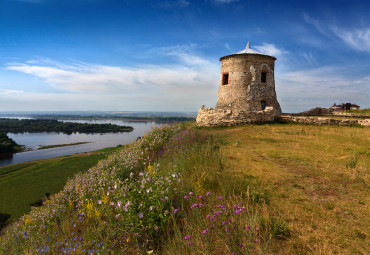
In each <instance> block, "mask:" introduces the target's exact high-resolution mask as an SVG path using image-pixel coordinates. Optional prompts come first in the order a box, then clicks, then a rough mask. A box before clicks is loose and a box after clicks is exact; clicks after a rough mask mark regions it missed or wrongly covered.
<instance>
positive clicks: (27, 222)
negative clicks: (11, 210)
mask: <svg viewBox="0 0 370 255" xmlns="http://www.w3.org/2000/svg"><path fill="white" fill-rule="evenodd" d="M23 221H24V223H25V224H26V225H28V224H30V223H31V221H32V218H31V216H29V215H28V214H27V215H25V216H24V218H23Z"/></svg>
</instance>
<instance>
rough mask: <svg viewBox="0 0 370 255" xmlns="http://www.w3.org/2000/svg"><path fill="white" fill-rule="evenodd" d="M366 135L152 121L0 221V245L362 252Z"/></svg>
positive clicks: (42, 249) (14, 249)
mask: <svg viewBox="0 0 370 255" xmlns="http://www.w3.org/2000/svg"><path fill="white" fill-rule="evenodd" d="M369 137H370V130H369V129H367V128H360V127H336V126H308V125H298V124H266V125H246V126H238V127H231V128H201V129H199V128H195V127H194V124H192V123H191V124H187V125H186V127H185V128H184V127H179V126H170V127H168V126H164V127H162V128H155V129H153V131H152V132H151V133H150V134H147V135H146V136H145V137H143V138H142V139H140V140H139V141H137V142H135V143H133V144H131V145H129V146H126V147H125V148H123V149H122V150H120V151H118V152H116V153H113V154H112V155H110V156H109V157H108V158H107V159H106V160H102V161H100V162H99V163H98V165H96V166H94V167H92V168H91V169H90V170H88V171H87V172H85V173H80V174H77V175H76V176H75V177H74V178H72V179H69V181H68V182H67V184H66V186H65V187H64V189H63V190H62V191H61V192H60V193H58V194H57V195H55V196H51V198H50V199H49V200H48V201H46V202H45V203H44V206H42V207H40V208H34V209H33V210H32V211H31V212H30V214H27V215H25V216H24V217H22V218H20V219H19V220H18V221H17V222H16V223H15V224H13V225H11V226H9V227H7V228H6V229H5V230H3V232H2V235H1V236H0V243H1V245H0V254H1V253H4V254H21V253H27V252H28V253H32V254H33V253H46V254H55V253H69V254H86V253H88V254H122V253H123V254H148V253H153V254H261V253H265V254H334V253H335V254H338V253H342V254H366V253H368V252H369V247H368V245H367V243H368V238H369V234H370V233H369V229H370V223H369V221H368V219H367V215H368V213H369V202H370V201H369V197H370V196H369V189H368V187H369V186H368V184H369V163H370V157H369V154H370V147H369ZM51 168H52V166H51Z"/></svg>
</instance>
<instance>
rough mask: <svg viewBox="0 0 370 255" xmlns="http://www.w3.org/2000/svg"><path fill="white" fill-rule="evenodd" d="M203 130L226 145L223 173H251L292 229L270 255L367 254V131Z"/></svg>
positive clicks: (290, 127) (300, 128)
mask: <svg viewBox="0 0 370 255" xmlns="http://www.w3.org/2000/svg"><path fill="white" fill-rule="evenodd" d="M210 132H211V133H218V134H221V135H223V136H224V139H226V141H228V142H229V144H228V145H227V146H225V147H224V150H225V153H226V157H227V159H228V161H227V164H228V168H229V169H230V172H232V173H233V174H235V175H240V176H248V175H251V176H253V177H257V178H258V179H259V180H260V181H261V182H262V185H263V186H264V187H265V188H266V189H267V190H269V191H270V192H269V193H270V194H271V207H272V208H273V209H275V210H276V212H275V213H278V214H281V215H283V217H284V218H285V219H286V221H287V223H288V225H289V228H290V229H291V230H292V233H293V234H292V237H291V238H288V240H287V241H281V242H273V244H271V246H270V248H269V250H270V252H272V253H274V252H277V251H279V253H281V252H283V251H284V253H288V254H298V253H306V252H309V253H311V252H312V253H318V254H331V253H339V252H340V253H345V254H353V253H360V254H362V253H363V254H365V253H366V252H369V247H368V245H367V240H368V238H369V235H370V232H369V229H370V222H369V220H368V216H369V204H370V199H369V198H370V196H369V195H370V194H369V186H368V185H369V166H370V157H369V155H370V146H369V144H370V143H369V142H370V139H369V137H370V129H367V128H358V127H337V126H308V125H297V124H273V125H260V126H256V125H248V126H243V127H234V128H227V129H213V130H210ZM354 153H355V155H356V157H355V158H354ZM354 162H357V163H354Z"/></svg>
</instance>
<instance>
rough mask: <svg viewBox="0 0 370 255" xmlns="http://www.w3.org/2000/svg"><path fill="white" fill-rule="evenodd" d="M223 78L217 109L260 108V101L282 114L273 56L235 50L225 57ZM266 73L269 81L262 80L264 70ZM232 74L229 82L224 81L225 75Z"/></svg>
mask: <svg viewBox="0 0 370 255" xmlns="http://www.w3.org/2000/svg"><path fill="white" fill-rule="evenodd" d="M220 61H221V78H220V86H219V92H218V100H217V104H216V107H215V109H217V110H218V109H230V110H232V111H233V112H234V113H235V114H238V113H239V112H240V111H249V112H255V111H261V110H262V109H261V101H266V106H270V107H273V112H274V114H275V115H280V114H281V108H280V105H279V103H278V101H277V98H276V91H275V79H274V61H275V58H274V57H270V56H265V55H257V54H234V55H229V56H225V57H222V58H221V59H220ZM262 71H263V72H266V73H267V77H266V78H267V79H266V82H261V73H262ZM224 73H228V74H229V82H228V84H227V85H222V75H223V74H224Z"/></svg>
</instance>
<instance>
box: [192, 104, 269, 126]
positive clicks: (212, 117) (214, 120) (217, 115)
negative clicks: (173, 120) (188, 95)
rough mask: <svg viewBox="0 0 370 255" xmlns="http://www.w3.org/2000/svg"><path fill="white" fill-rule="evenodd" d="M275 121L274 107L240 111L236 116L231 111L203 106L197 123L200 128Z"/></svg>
mask: <svg viewBox="0 0 370 255" xmlns="http://www.w3.org/2000/svg"><path fill="white" fill-rule="evenodd" d="M274 120H275V115H274V114H273V108H272V107H266V109H265V110H264V111H253V112H248V111H238V113H237V114H236V113H234V112H233V111H232V110H231V109H213V108H211V107H209V108H206V107H205V106H204V105H202V107H201V108H200V109H199V111H198V116H197V119H196V122H197V125H198V126H235V125H240V124H251V123H263V122H271V121H274Z"/></svg>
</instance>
